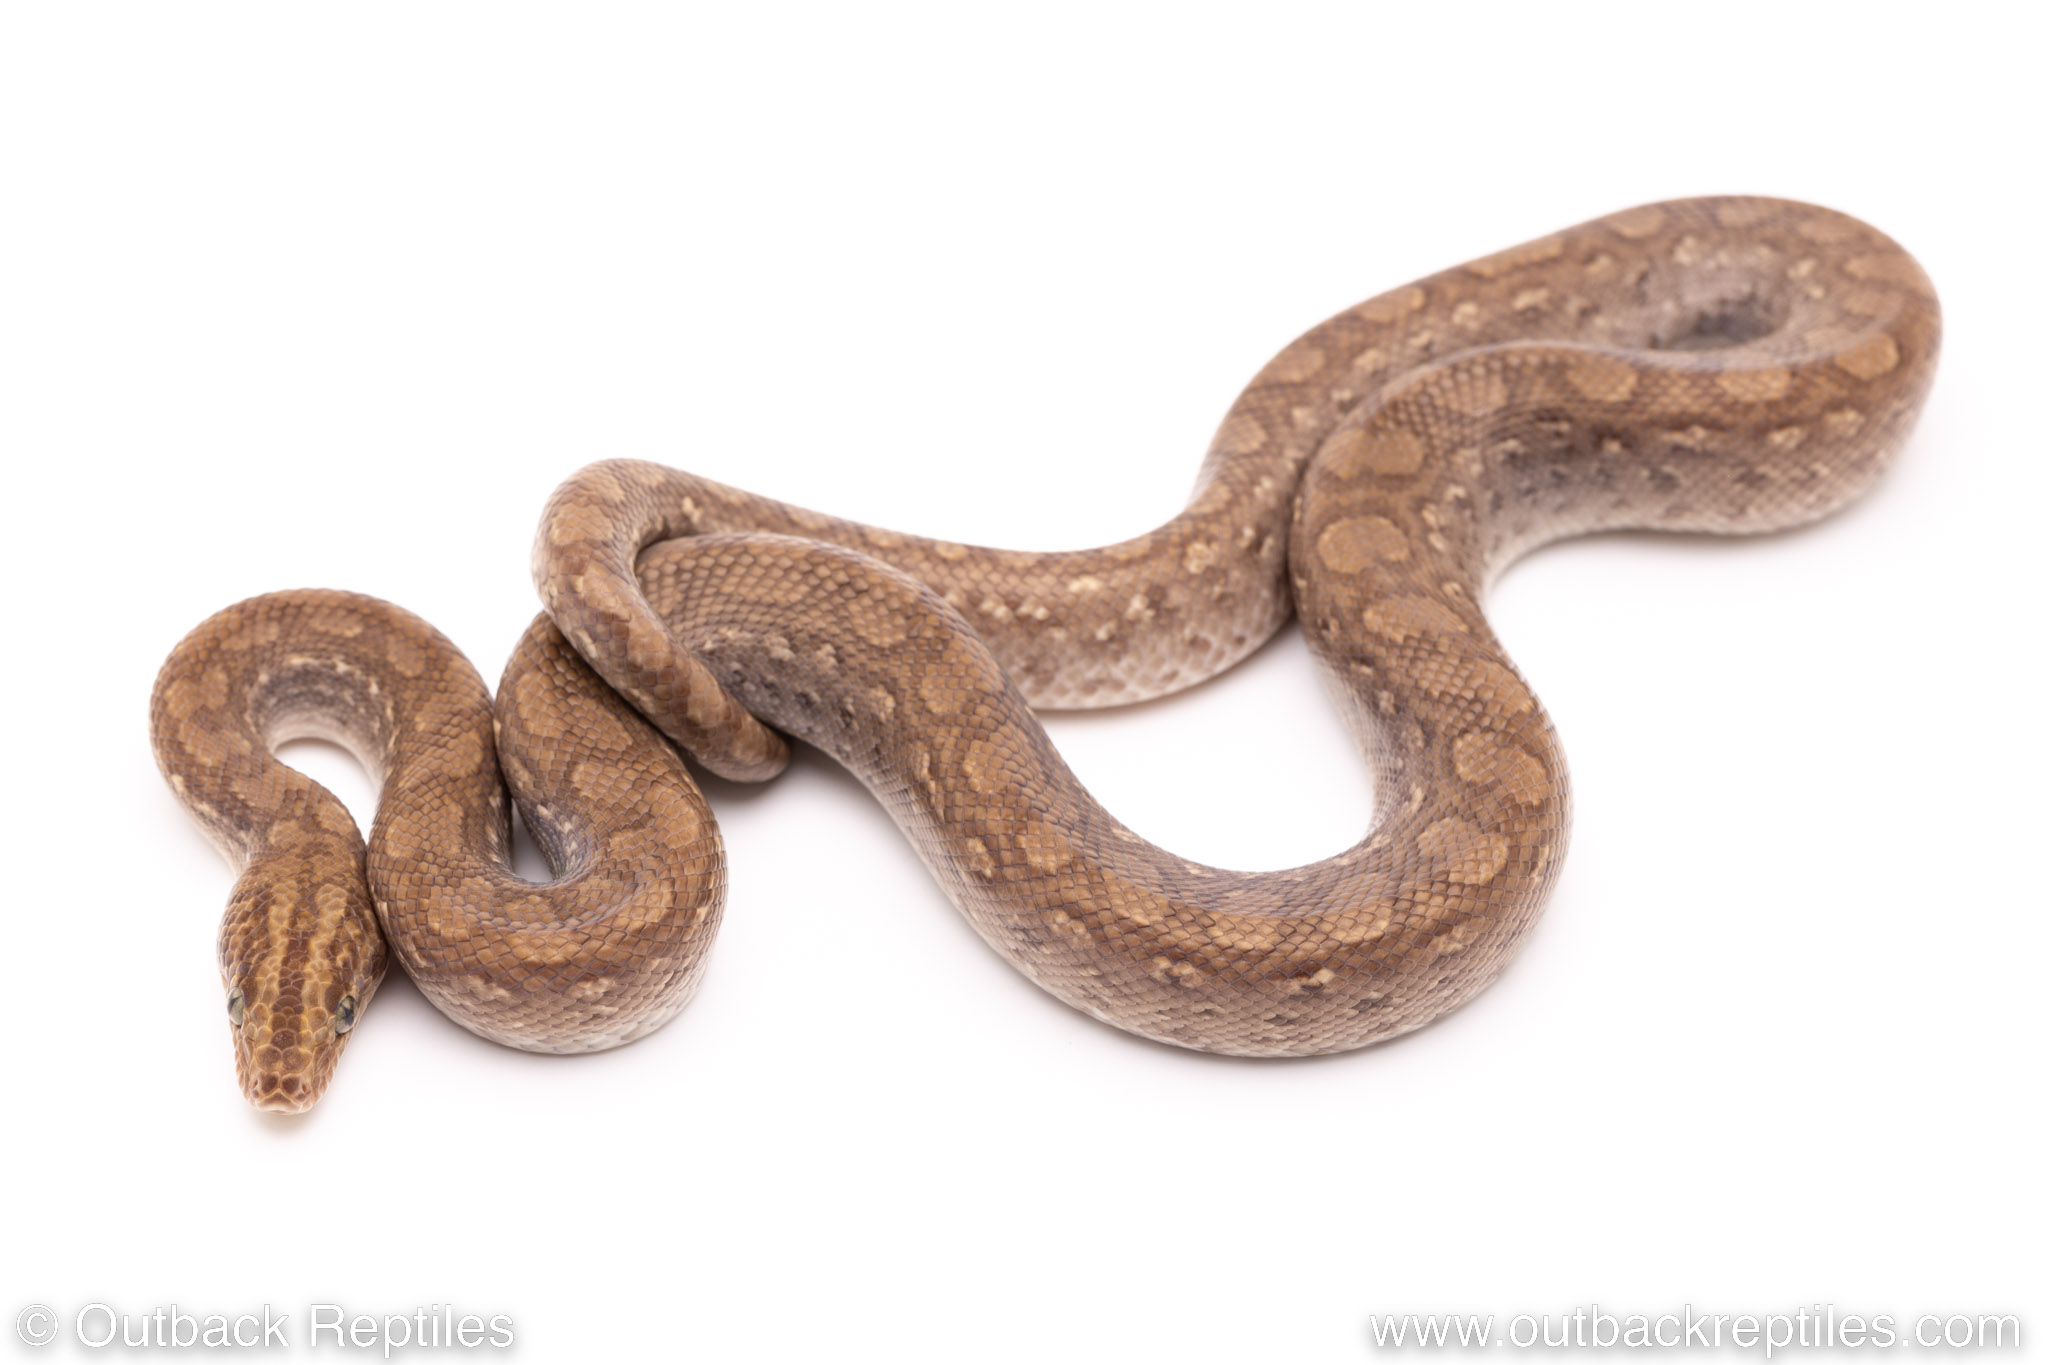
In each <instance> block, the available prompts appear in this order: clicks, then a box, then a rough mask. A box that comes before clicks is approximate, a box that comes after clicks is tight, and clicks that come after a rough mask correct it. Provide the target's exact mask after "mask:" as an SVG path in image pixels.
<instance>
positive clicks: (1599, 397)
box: [1564, 354, 1637, 403]
mask: <svg viewBox="0 0 2048 1365" xmlns="http://www.w3.org/2000/svg"><path fill="white" fill-rule="evenodd" d="M1564 377H1565V381H1566V382H1567V383H1569V384H1570V385H1571V386H1572V387H1573V388H1575V389H1577V390H1578V391H1579V392H1580V393H1582V394H1584V395H1585V396H1586V397H1588V398H1590V399H1592V400H1593V401H1594V402H1596V403H1619V402H1622V401H1623V400H1625V399H1626V398H1627V397H1628V396H1629V395H1630V394H1632V393H1634V392H1635V391H1636V378H1637V376H1636V367H1635V366H1633V365H1631V364H1629V363H1628V362H1627V361H1626V360H1623V359H1622V358H1621V357H1619V356H1611V355H1598V354H1592V355H1579V356H1573V357H1572V359H1571V361H1570V362H1569V363H1568V364H1567V365H1566V366H1565V370H1564Z"/></svg>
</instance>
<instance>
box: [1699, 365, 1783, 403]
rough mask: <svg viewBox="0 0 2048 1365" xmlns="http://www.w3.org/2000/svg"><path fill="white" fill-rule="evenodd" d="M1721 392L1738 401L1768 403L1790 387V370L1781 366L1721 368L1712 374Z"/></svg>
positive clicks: (1778, 397) (1781, 395)
mask: <svg viewBox="0 0 2048 1365" xmlns="http://www.w3.org/2000/svg"><path fill="white" fill-rule="evenodd" d="M1714 383H1715V384H1716V385H1717V386H1718V387H1719V388H1720V390H1721V392H1723V393H1725V394H1727V395H1728V396H1729V397H1730V398H1732V399H1734V400H1735V401H1736V402H1738V403H1769V402H1773V401H1775V400H1777V399H1780V398H1783V397H1784V396H1785V391H1786V390H1787V389H1789V388H1791V387H1792V371H1790V370H1788V369H1785V368H1783V367H1782V366H1773V367H1771V368H1770V369H1765V370H1723V371H1722V372H1721V373H1720V374H1717V375H1715V376H1714Z"/></svg>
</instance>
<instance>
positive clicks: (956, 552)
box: [932, 540, 967, 561]
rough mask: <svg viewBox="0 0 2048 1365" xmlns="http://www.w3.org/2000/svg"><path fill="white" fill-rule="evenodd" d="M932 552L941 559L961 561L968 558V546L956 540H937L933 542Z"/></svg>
mask: <svg viewBox="0 0 2048 1365" xmlns="http://www.w3.org/2000/svg"><path fill="white" fill-rule="evenodd" d="M932 553H933V554H935V555H937V556H938V557H939V558H940V559H945V560H952V561H959V560H962V559H965V558H967V547H966V546H965V545H961V544H959V543H958V542H956V541H951V540H935V541H933V542H932Z"/></svg>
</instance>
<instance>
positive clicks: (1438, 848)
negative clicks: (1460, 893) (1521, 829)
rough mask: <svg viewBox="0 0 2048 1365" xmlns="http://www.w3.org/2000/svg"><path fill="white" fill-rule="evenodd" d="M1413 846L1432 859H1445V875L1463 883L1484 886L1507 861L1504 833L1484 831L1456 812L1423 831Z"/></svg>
mask: <svg viewBox="0 0 2048 1365" xmlns="http://www.w3.org/2000/svg"><path fill="white" fill-rule="evenodd" d="M1415 846H1416V847H1417V848H1418V849H1420V850H1422V856H1423V857H1425V858H1428V859H1429V860H1430V861H1431V862H1441V863H1448V864H1449V866H1448V867H1447V868H1445V870H1444V876H1445V877H1446V878H1447V879H1449V880H1450V881H1454V882H1457V883H1459V884H1460V885H1462V886H1484V885H1486V884H1487V883H1488V882H1490V881H1492V880H1493V879H1494V878H1495V877H1497V876H1499V875H1500V870H1501V869H1502V868H1503V867H1506V866H1507V864H1508V841H1507V836H1506V835H1503V834H1487V833H1485V832H1484V831H1482V830H1481V829H1480V828H1479V827H1478V826H1477V825H1475V824H1473V823H1472V822H1471V821H1469V820H1460V819H1458V818H1457V817H1455V816H1453V817H1451V818H1450V819H1446V820H1439V821H1437V822H1436V823H1435V824H1433V825H1431V826H1430V827H1429V828H1428V829H1426V830H1424V831H1422V833H1421V834H1419V835H1417V836H1416V838H1415Z"/></svg>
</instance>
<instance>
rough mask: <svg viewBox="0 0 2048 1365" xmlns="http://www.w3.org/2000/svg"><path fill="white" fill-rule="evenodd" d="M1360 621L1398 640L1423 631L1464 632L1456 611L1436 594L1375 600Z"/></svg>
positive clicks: (1411, 637)
mask: <svg viewBox="0 0 2048 1365" xmlns="http://www.w3.org/2000/svg"><path fill="white" fill-rule="evenodd" d="M1360 621H1361V624H1363V625H1364V626H1365V628H1366V629H1367V630H1369V631H1371V632H1372V633H1373V634H1375V635H1379V636H1383V637H1385V638H1386V639H1389V640H1393V641H1395V642H1397V643H1398V642H1400V641H1404V640H1412V639H1415V638H1416V637H1418V636H1422V635H1453V634H1464V633H1465V623H1464V622H1463V621H1461V620H1459V619H1458V614H1457V613H1456V612H1454V611H1452V610H1451V609H1450V608H1449V607H1447V606H1445V605H1444V604H1443V603H1441V602H1438V601H1437V600H1435V599H1434V598H1430V597H1421V596H1416V595H1412V594H1411V595H1408V596H1404V597H1389V598H1386V599H1384V600H1383V601H1378V602H1375V603H1373V604H1372V605H1371V606H1369V607H1367V608H1366V609H1365V614H1364V616H1363V617H1361V618H1360Z"/></svg>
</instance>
